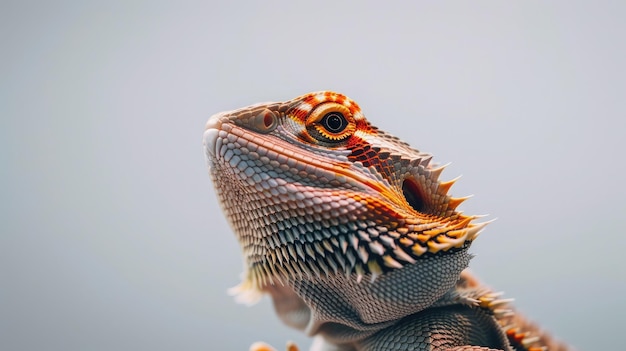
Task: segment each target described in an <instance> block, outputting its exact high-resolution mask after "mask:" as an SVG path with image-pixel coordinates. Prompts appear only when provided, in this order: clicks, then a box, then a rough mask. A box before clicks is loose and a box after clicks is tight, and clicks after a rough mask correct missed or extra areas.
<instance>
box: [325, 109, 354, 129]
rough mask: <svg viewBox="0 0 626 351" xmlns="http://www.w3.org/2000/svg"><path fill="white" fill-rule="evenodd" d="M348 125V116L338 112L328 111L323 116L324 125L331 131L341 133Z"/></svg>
mask: <svg viewBox="0 0 626 351" xmlns="http://www.w3.org/2000/svg"><path fill="white" fill-rule="evenodd" d="M347 125H348V121H346V118H345V117H344V116H343V114H341V113H338V112H330V113H327V114H326V115H325V116H324V118H322V126H323V127H324V128H325V129H326V130H327V131H329V132H331V133H339V132H341V131H342V130H344V129H346V126H347Z"/></svg>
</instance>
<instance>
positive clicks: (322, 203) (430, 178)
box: [204, 92, 566, 351]
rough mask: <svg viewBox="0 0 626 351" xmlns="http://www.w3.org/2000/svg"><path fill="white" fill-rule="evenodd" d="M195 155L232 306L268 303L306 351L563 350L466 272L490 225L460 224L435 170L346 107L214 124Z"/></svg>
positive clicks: (320, 98)
mask: <svg viewBox="0 0 626 351" xmlns="http://www.w3.org/2000/svg"><path fill="white" fill-rule="evenodd" d="M204 146H205V151H206V156H207V162H208V165H209V169H210V173H211V176H212V179H213V183H214V185H215V189H216V192H217V196H218V198H219V201H220V204H221V206H222V209H223V211H224V213H225V215H226V217H227V218H228V220H229V222H230V224H231V226H232V228H233V229H234V231H235V234H236V236H237V239H238V240H239V242H240V244H241V247H242V251H243V257H244V260H245V273H244V281H243V282H242V284H241V285H240V286H239V287H237V288H236V289H235V291H236V292H237V293H238V295H239V296H238V297H239V299H240V300H241V301H244V302H248V303H251V302H254V301H256V300H257V299H258V298H259V297H260V296H261V295H262V294H263V293H267V294H269V295H270V296H271V297H272V299H273V301H274V306H275V308H276V311H277V313H278V316H279V317H280V318H281V319H282V320H283V322H285V323H286V324H287V325H290V326H292V327H294V328H297V329H300V330H303V331H305V332H306V333H307V334H308V335H311V336H314V337H315V342H314V345H313V348H312V350H345V351H348V350H355V351H356V350H363V351H376V350H464V351H471V350H533V351H536V350H545V349H550V350H565V349H566V348H565V347H564V346H563V345H560V344H558V343H556V342H554V341H553V340H551V339H550V338H549V337H547V336H546V335H544V334H543V333H541V332H540V331H539V330H538V329H537V328H535V327H534V326H532V325H531V324H529V323H528V322H526V321H525V320H524V319H523V318H521V317H519V316H518V315H516V314H515V313H514V312H513V310H512V309H511V307H510V306H509V300H504V299H500V298H499V294H496V293H493V292H491V291H490V290H489V289H487V288H485V287H484V286H482V285H481V284H479V283H478V282H477V280H476V279H475V278H473V277H472V276H471V274H470V273H469V272H468V271H467V270H466V268H467V265H468V262H469V259H470V255H469V254H468V252H467V250H468V248H469V246H470V244H471V243H472V241H473V240H474V239H475V238H476V237H477V235H478V234H479V232H480V231H481V230H482V228H483V227H484V226H485V225H486V224H487V223H486V222H483V223H476V222H475V221H474V220H475V219H477V218H478V217H479V216H468V215H465V214H461V213H460V212H457V211H456V208H457V206H458V205H459V204H460V203H461V202H462V201H463V200H465V199H464V198H454V197H450V196H449V195H448V190H449V189H450V187H451V186H452V184H453V183H454V181H448V182H443V181H440V180H439V175H440V173H441V171H442V170H443V167H434V166H432V165H431V163H430V161H431V156H430V155H429V154H426V153H423V152H420V151H418V150H416V149H413V148H411V147H410V146H409V145H408V144H406V143H404V142H402V141H400V140H399V139H397V138H396V137H393V136H391V135H390V134H387V133H385V132H383V131H381V130H379V129H377V128H376V127H374V126H372V125H371V124H370V123H369V122H368V121H367V120H366V119H365V117H364V116H363V114H362V112H361V110H360V108H359V106H358V105H357V104H356V103H355V102H354V101H352V100H350V99H349V98H347V97H346V96H344V95H341V94H337V93H333V92H318V93H310V94H306V95H303V96H300V97H297V98H295V99H293V100H290V101H286V102H280V103H265V104H256V105H252V106H249V107H246V108H242V109H238V110H234V111H229V112H223V113H219V114H216V115H214V116H212V117H211V118H210V119H209V121H208V122H207V126H206V130H205V133H204ZM291 347H292V348H291V350H295V349H296V348H295V346H291ZM253 348H254V349H256V350H265V349H267V348H266V346H263V345H262V344H257V345H256V346H254V347H253Z"/></svg>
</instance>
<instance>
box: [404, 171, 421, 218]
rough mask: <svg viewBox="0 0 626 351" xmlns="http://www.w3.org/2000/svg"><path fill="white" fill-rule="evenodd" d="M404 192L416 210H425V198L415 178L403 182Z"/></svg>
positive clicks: (407, 200)
mask: <svg viewBox="0 0 626 351" xmlns="http://www.w3.org/2000/svg"><path fill="white" fill-rule="evenodd" d="M402 194H404V198H405V199H406V202H408V203H409V205H411V207H412V208H413V209H414V210H415V211H417V212H425V211H424V210H425V203H424V198H423V196H422V193H421V192H420V190H419V187H418V185H417V184H416V183H415V181H414V180H412V179H408V178H407V179H405V180H404V181H403V182H402Z"/></svg>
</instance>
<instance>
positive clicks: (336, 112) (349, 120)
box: [305, 102, 356, 143]
mask: <svg viewBox="0 0 626 351" xmlns="http://www.w3.org/2000/svg"><path fill="white" fill-rule="evenodd" d="M305 123H306V129H307V131H308V133H309V135H310V136H312V137H313V138H315V139H317V140H319V141H323V142H330V143H338V142H341V141H343V140H345V139H347V138H348V137H350V136H352V134H354V131H355V130H356V122H355V121H354V117H353V116H352V114H351V113H350V109H348V108H347V107H346V106H344V105H341V104H338V103H336V102H328V103H324V104H321V105H319V106H317V107H316V108H315V109H313V111H311V113H310V114H309V116H308V117H307V119H306V122H305Z"/></svg>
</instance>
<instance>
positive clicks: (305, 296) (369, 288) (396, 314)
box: [268, 250, 471, 343]
mask: <svg viewBox="0 0 626 351" xmlns="http://www.w3.org/2000/svg"><path fill="white" fill-rule="evenodd" d="M470 258H471V255H470V254H469V253H468V252H467V250H462V251H459V252H456V253H454V254H451V255H440V256H433V257H430V258H426V259H423V260H419V261H418V262H416V263H415V264H412V265H408V266H405V267H403V268H402V269H397V270H393V271H390V272H388V273H387V274H384V275H381V276H379V277H378V278H376V279H375V280H373V281H372V280H363V281H361V282H359V283H357V281H356V279H354V277H346V276H344V275H336V276H330V277H326V278H322V279H319V278H314V279H297V280H293V281H290V282H289V284H288V285H289V286H291V289H293V290H292V291H293V292H294V293H295V294H296V295H297V297H299V299H301V300H300V301H302V302H303V303H304V305H302V303H300V304H298V303H295V304H294V303H293V302H294V301H297V299H290V298H287V296H286V294H288V293H287V292H285V291H283V290H282V289H281V288H280V287H273V288H271V289H269V291H268V292H269V293H270V295H271V296H272V299H273V302H274V306H275V308H276V309H277V310H278V311H280V313H279V315H280V316H282V318H283V321H284V322H285V323H286V324H288V325H290V326H292V327H295V328H298V329H302V330H304V331H305V332H306V333H307V334H309V335H323V336H324V338H325V339H327V340H332V342H334V343H347V342H352V341H354V340H359V339H363V338H365V337H367V336H369V335H372V334H374V333H376V332H377V331H379V330H382V329H384V328H386V327H388V326H389V325H390V324H393V323H395V322H397V321H398V320H400V319H402V318H404V317H406V316H409V315H412V314H415V313H418V312H420V311H423V310H425V309H427V308H428V307H430V306H432V305H433V304H434V303H435V302H436V301H437V300H439V299H440V298H441V297H442V296H444V295H445V294H446V292H448V291H450V289H453V288H454V286H455V284H456V282H457V281H458V277H459V275H460V273H461V271H462V270H463V269H465V268H466V267H467V265H468V263H469V260H470ZM442 263H443V264H442ZM338 309H340V310H341V313H338Z"/></svg>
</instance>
